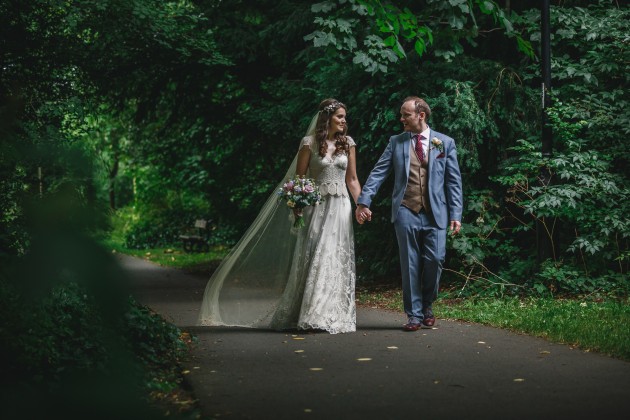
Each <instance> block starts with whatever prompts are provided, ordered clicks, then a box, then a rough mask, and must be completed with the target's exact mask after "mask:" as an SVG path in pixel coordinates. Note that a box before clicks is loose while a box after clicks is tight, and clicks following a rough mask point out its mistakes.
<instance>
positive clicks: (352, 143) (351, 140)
mask: <svg viewBox="0 0 630 420" xmlns="http://www.w3.org/2000/svg"><path fill="white" fill-rule="evenodd" d="M346 138H347V139H348V147H354V146H356V145H357V144H356V143H355V142H354V140H353V139H352V137H350V136H346Z"/></svg>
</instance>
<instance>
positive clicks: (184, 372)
mask: <svg viewBox="0 0 630 420" xmlns="http://www.w3.org/2000/svg"><path fill="white" fill-rule="evenodd" d="M189 373H190V371H189V370H188V369H186V370H183V371H182V374H183V375H188V374H189Z"/></svg>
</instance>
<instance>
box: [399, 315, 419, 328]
mask: <svg viewBox="0 0 630 420" xmlns="http://www.w3.org/2000/svg"><path fill="white" fill-rule="evenodd" d="M421 326H422V323H421V322H420V320H419V319H418V318H416V317H409V319H408V320H407V323H406V324H405V325H403V330H405V331H418V330H419V329H420V327H421Z"/></svg>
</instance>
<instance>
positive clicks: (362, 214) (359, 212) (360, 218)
mask: <svg viewBox="0 0 630 420" xmlns="http://www.w3.org/2000/svg"><path fill="white" fill-rule="evenodd" d="M354 217H356V219H357V222H359V224H360V225H362V224H363V223H365V222H366V221H367V222H369V221H371V220H372V211H371V210H370V209H369V208H367V207H365V206H363V205H358V206H357V209H356V210H355V211H354Z"/></svg>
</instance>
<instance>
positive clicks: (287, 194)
mask: <svg viewBox="0 0 630 420" xmlns="http://www.w3.org/2000/svg"><path fill="white" fill-rule="evenodd" d="M278 195H279V196H280V198H279V199H280V200H285V201H286V202H287V207H289V208H291V209H292V210H293V214H294V216H295V222H294V223H293V227H295V228H301V227H304V208H305V207H307V206H316V205H318V204H319V203H321V202H322V201H323V200H322V196H321V194H320V192H319V188H318V187H317V185H316V184H315V181H314V180H313V179H311V178H305V177H301V176H296V177H295V178H293V179H290V180H288V181H287V182H286V183H284V185H283V186H282V188H280V189H279V190H278Z"/></svg>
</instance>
